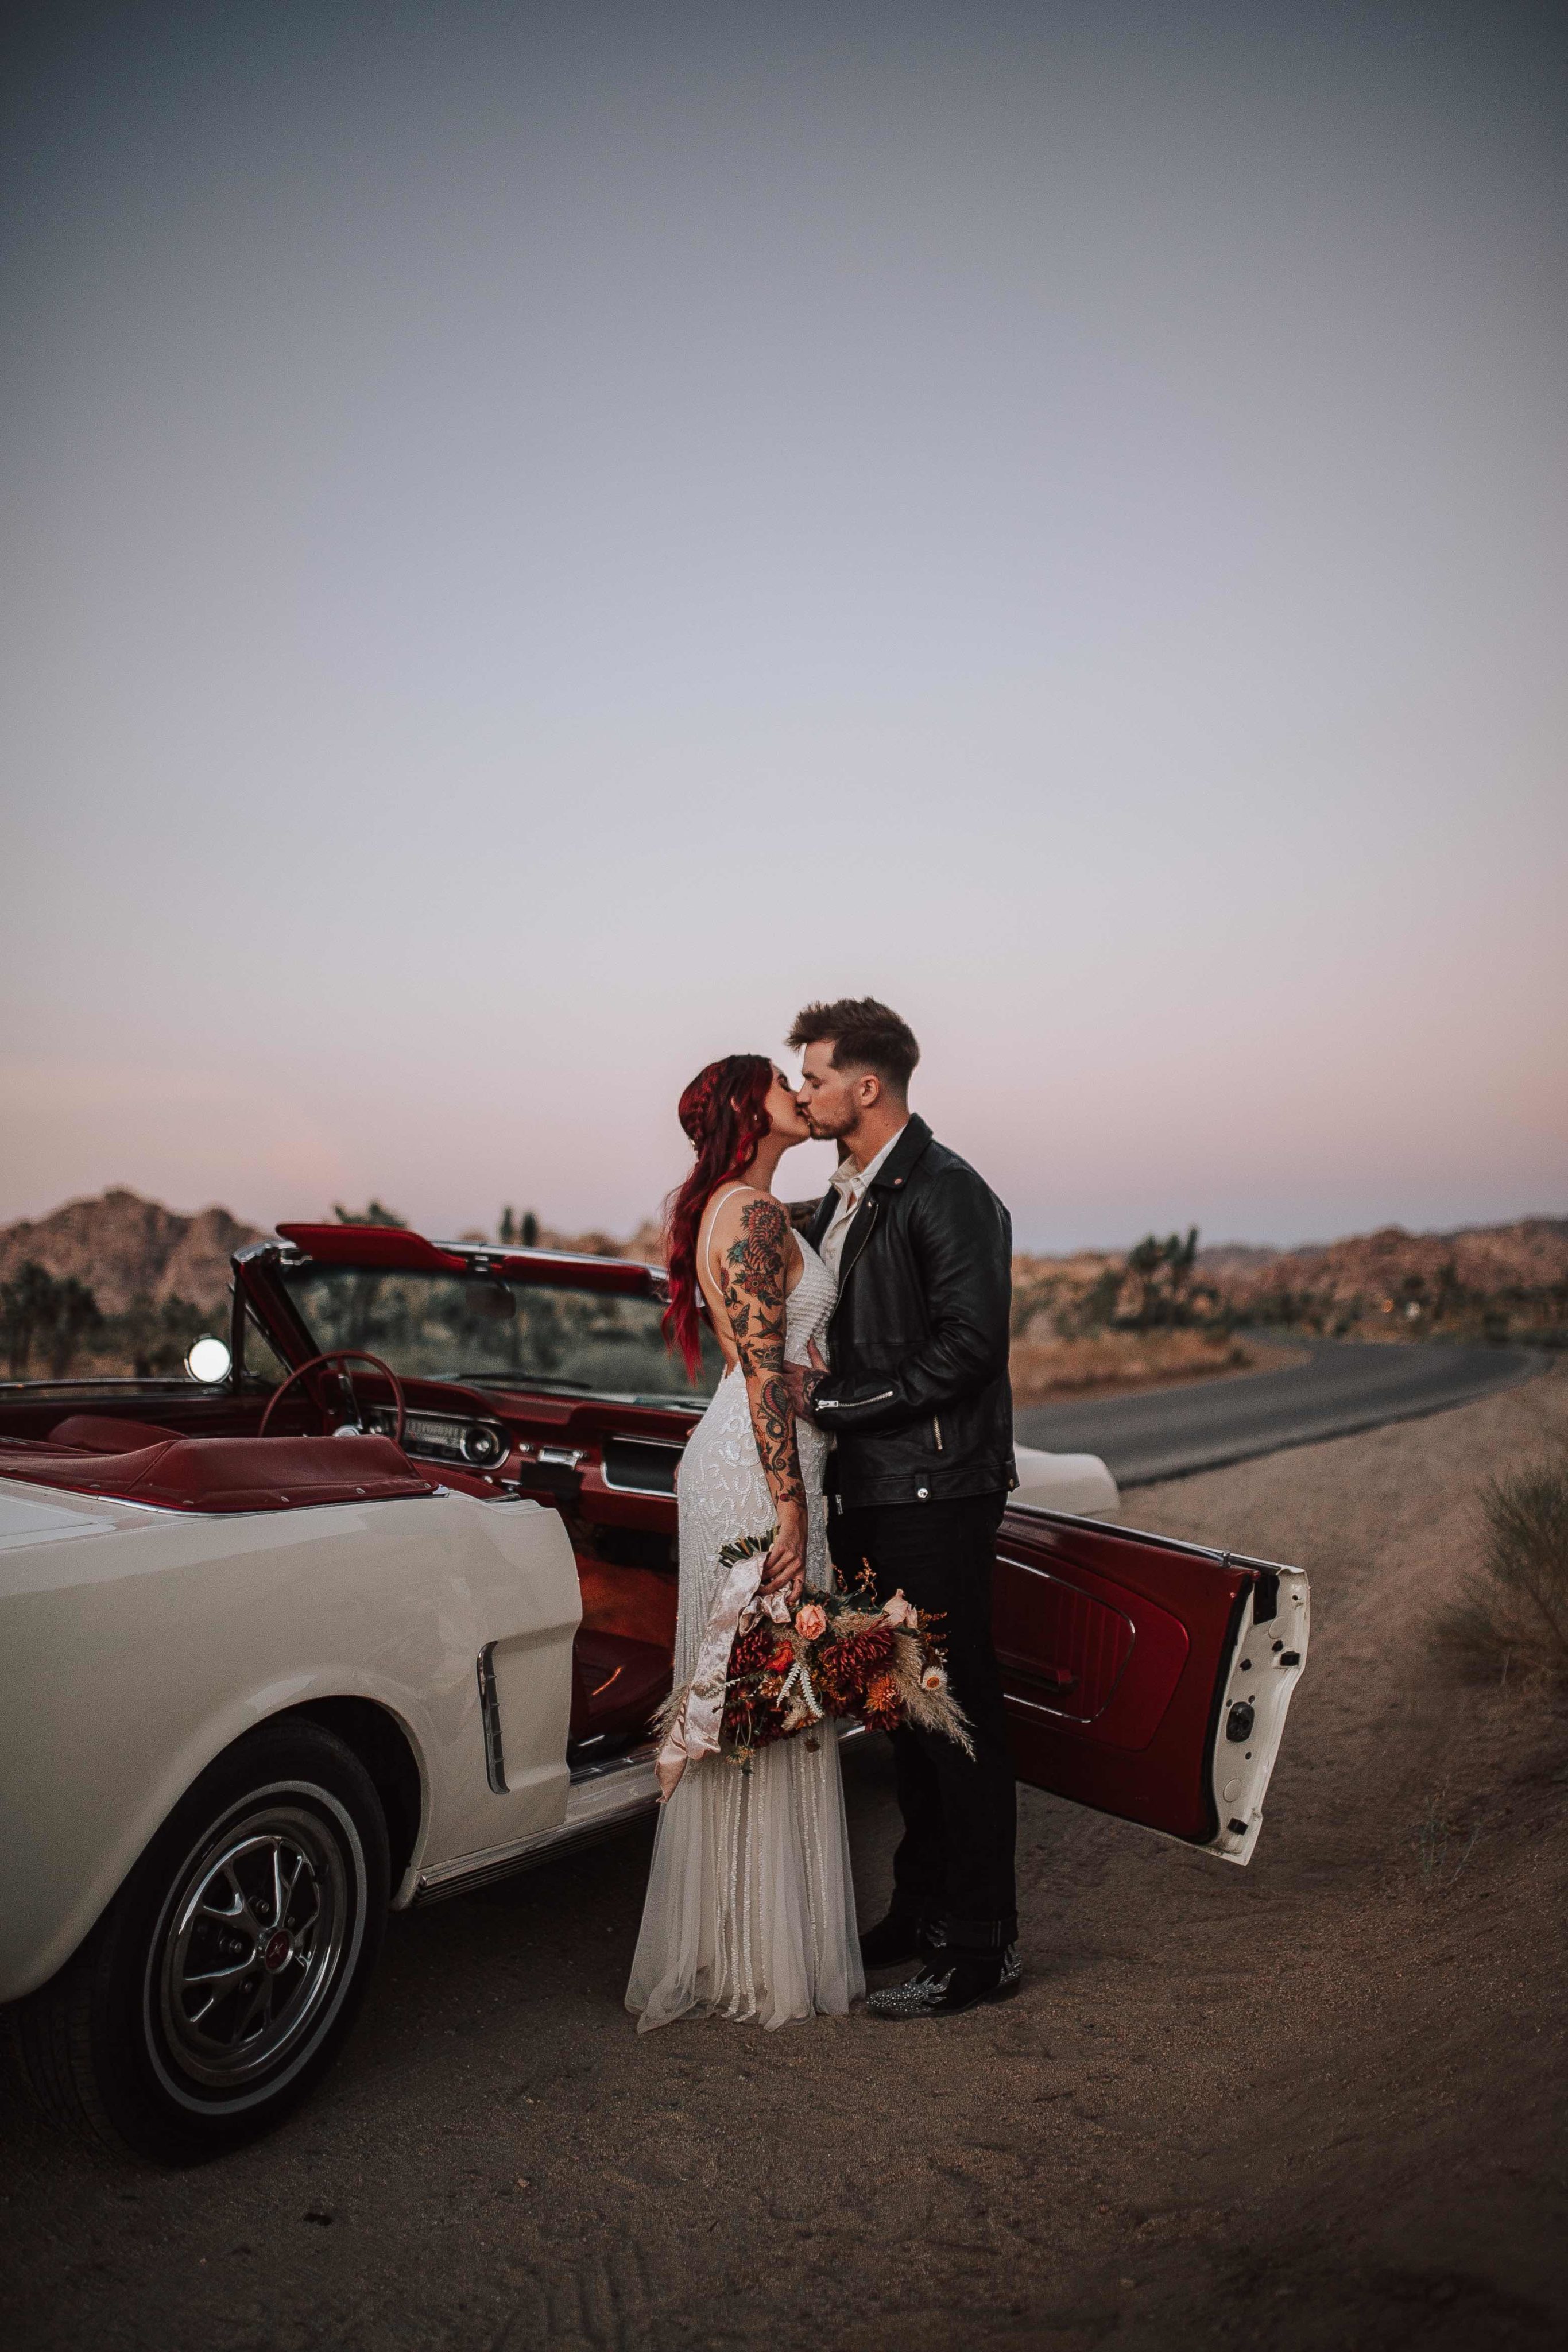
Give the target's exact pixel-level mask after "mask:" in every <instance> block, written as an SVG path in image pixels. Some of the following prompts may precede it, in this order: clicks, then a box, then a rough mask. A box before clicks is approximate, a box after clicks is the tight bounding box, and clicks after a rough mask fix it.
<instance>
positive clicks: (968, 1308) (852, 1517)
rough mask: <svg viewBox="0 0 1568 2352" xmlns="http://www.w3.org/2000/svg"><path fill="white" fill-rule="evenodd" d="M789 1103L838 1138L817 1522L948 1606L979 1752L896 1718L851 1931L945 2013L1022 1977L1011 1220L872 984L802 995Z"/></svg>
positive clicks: (919, 2011)
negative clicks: (869, 1900)
mask: <svg viewBox="0 0 1568 2352" xmlns="http://www.w3.org/2000/svg"><path fill="white" fill-rule="evenodd" d="M789 1044H790V1045H792V1046H794V1047H795V1048H797V1049H798V1050H800V1051H801V1052H802V1054H803V1062H802V1075H801V1081H800V1109H801V1110H802V1112H803V1113H804V1114H805V1117H806V1119H807V1121H808V1123H809V1125H810V1129H811V1132H812V1134H813V1135H817V1136H821V1137H831V1139H833V1140H834V1141H835V1142H836V1143H837V1144H838V1146H839V1150H840V1160H839V1167H838V1172H837V1174H836V1175H835V1176H834V1178H833V1180H832V1185H831V1190H830V1191H829V1192H828V1194H827V1196H826V1198H825V1199H824V1200H823V1202H822V1203H821V1207H820V1208H819V1209H818V1211H817V1214H816V1218H815V1221H814V1223H813V1224H812V1226H811V1228H810V1239H811V1241H812V1243H813V1244H814V1246H815V1247H816V1248H817V1250H818V1251H819V1252H820V1253H821V1256H822V1257H823V1258H824V1259H825V1260H826V1261H827V1263H828V1265H830V1266H831V1268H832V1270H833V1272H834V1274H835V1275H836V1276H837V1277H838V1284H839V1296H838V1304H837V1305H836V1307H834V1309H833V1313H832V1318H831V1322H830V1323H829V1326H828V1332H829V1349H830V1352H831V1370H829V1371H825V1372H818V1373H804V1374H802V1375H800V1376H799V1377H798V1378H797V1380H796V1381H795V1382H794V1383H793V1385H794V1386H795V1387H796V1389H797V1402H798V1404H799V1407H800V1410H801V1411H802V1412H805V1414H806V1415H807V1416H808V1418H810V1420H812V1421H814V1422H816V1423H817V1424H818V1426H819V1427H820V1428H821V1429H824V1430H828V1431H830V1432H831V1434H832V1438H833V1451H832V1454H831V1458H830V1461H829V1465H828V1473H827V1487H828V1493H829V1504H828V1509H829V1533H830V1540H831V1546H832V1552H833V1559H834V1561H835V1564H836V1565H837V1567H838V1570H839V1573H840V1575H841V1578H843V1579H845V1580H853V1579H854V1578H855V1577H857V1576H859V1575H860V1574H861V1573H862V1569H863V1567H864V1566H865V1565H866V1564H868V1563H869V1565H870V1567H871V1570H872V1572H873V1576H874V1577H875V1580H876V1589H877V1592H878V1595H879V1597H880V1598H882V1599H883V1600H887V1599H889V1598H891V1596H892V1594H893V1593H894V1591H897V1590H899V1589H900V1588H901V1587H902V1589H903V1591H904V1593H905V1594H906V1596H907V1597H908V1599H909V1600H911V1601H914V1602H915V1606H916V1607H917V1608H920V1609H930V1610H939V1611H941V1612H942V1624H941V1630H942V1632H943V1633H944V1634H945V1635H946V1643H947V1671H948V1676H949V1681H950V1684H951V1687H952V1691H953V1696H954V1697H955V1698H956V1700H957V1701H958V1703H959V1705H960V1706H962V1707H963V1709H964V1712H965V1714H966V1715H967V1717H968V1719H969V1724H970V1728H971V1734H972V1737H973V1739H974V1743H975V1753H974V1756H973V1758H972V1759H971V1758H970V1757H967V1756H966V1755H965V1753H964V1751H963V1749H962V1748H959V1747H957V1746H956V1744H955V1742H954V1741H952V1740H950V1739H946V1738H943V1737H942V1736H941V1735H940V1734H939V1733H936V1732H928V1731H922V1730H919V1729H917V1728H916V1727H914V1726H913V1725H906V1726H904V1727H903V1728H902V1729H900V1730H898V1731H896V1732H894V1735H893V1747H894V1761H895V1769H896V1774H897V1786H898V1803H899V1810H900V1811H901V1812H902V1813H903V1816H904V1836H903V1839H902V1841H901V1843H900V1844H899V1848H898V1852H897V1853H896V1854H895V1855H894V1865H893V1877H894V1888H893V1902H892V1906H891V1907H890V1909H889V1911H888V1915H887V1916H886V1918H885V1919H883V1921H882V1923H881V1924H880V1926H878V1927H873V1928H870V1929H868V1931H867V1932H866V1934H865V1935H863V1936H862V1937H861V1950H862V1954H863V1956H864V1958H865V1961H866V1964H867V1966H868V1967H871V1968H887V1967H891V1966H893V1965H894V1963H895V1962H897V1961H900V1960H914V1959H918V1960H919V1961H920V1962H921V1963H922V1966H921V1968H920V1969H918V1971H917V1972H916V1974H915V1976H914V1977H912V1978H911V1979H909V1981H908V1983H907V1984H903V1985H898V1986H895V1987H894V1988H892V1989H891V1990H887V1991H883V1992H875V1993H873V1994H872V1995H871V1997H870V1999H869V2000H867V2002H866V2007H867V2009H868V2011H871V2012H872V2014H873V2015H874V2016H878V2017H883V2018H898V2019H906V2018H915V2017H949V2016H953V2015H955V2014H956V2013H957V2012H958V2011H961V2010H966V2009H973V2008H974V2007H976V2005H977V2003H979V2002H981V2001H991V2000H1002V1999H1005V1998H1006V1996H1007V1995H1008V1994H1009V1993H1010V1992H1012V1991H1014V1990H1016V1989H1017V1985H1018V1981H1019V1964H1018V1955H1017V1949H1016V1943H1017V1937H1018V1917H1017V1901H1016V1895H1015V1891H1014V1882H1013V1844H1014V1837H1015V1830H1016V1813H1017V1801H1016V1794H1015V1790H1014V1782H1013V1768H1012V1764H1011V1761H1010V1759H1009V1755H1008V1748H1007V1726H1006V1721H1005V1717H1004V1715H1003V1711H1002V1688H1001V1677H1000V1675H999V1674H998V1669H997V1657H996V1651H995V1649H994V1648H993V1646H992V1642H991V1565H992V1556H993V1545H994V1541H995V1538H996V1532H997V1527H998V1522H999V1520H1000V1518H1001V1515H1002V1507H1003V1505H1004V1503H1005V1501H1006V1499H1007V1493H1008V1489H1009V1487H1010V1486H1015V1485H1016V1484H1017V1477H1016V1474H1015V1471H1014V1467H1013V1432H1012V1393H1011V1391H1010V1389H1009V1384H1008V1338H1009V1304H1010V1297H1011V1284H1012V1225H1011V1222H1010V1220H1009V1216H1008V1213H1007V1211H1006V1209H1005V1208H1003V1206H1002V1204H1001V1202H999V1201H998V1198H997V1196H996V1194H995V1193H994V1192H992V1191H991V1190H990V1187H989V1186H988V1184H987V1183H986V1182H985V1181H984V1180H983V1179H982V1178H981V1177H979V1176H977V1174H976V1173H975V1171H974V1170H973V1169H972V1168H971V1167H969V1166H968V1165H967V1163H966V1162H965V1161H964V1160H960V1159H959V1158H958V1156H957V1154H956V1152H953V1151H949V1150H946V1146H945V1145H943V1144H940V1143H938V1142H937V1141H936V1139H935V1138H934V1137H933V1135H932V1132H931V1129H929V1128H928V1127H927V1126H926V1124H925V1120H924V1119H923V1118H914V1117H912V1116H911V1114H910V1109H909V1099H908V1094H909V1080H910V1077H911V1075H912V1074H913V1072H914V1069H915V1064H916V1062H917V1061H918V1060H919V1058H920V1048H919V1046H918V1045H916V1044H915V1036H914V1033H913V1031H912V1030H911V1029H910V1027H909V1025H908V1024H907V1022H904V1021H901V1020H900V1019H899V1017H898V1014H897V1013H894V1012H891V1011H890V1010H889V1008H888V1007H887V1006H886V1005H885V1004H879V1003H877V1001H876V999H875V998H874V997H872V996H864V997H842V998H840V999H839V1000H838V1001H837V1002H836V1003H832V1004H809V1005H807V1007H806V1009H805V1011H804V1012H803V1013H801V1014H800V1018H799V1019H798V1020H797V1022H796V1024H795V1025H794V1027H793V1029H791V1031H790V1032H789Z"/></svg>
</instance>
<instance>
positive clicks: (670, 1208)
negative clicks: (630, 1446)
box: [663, 1054, 774, 1381]
mask: <svg viewBox="0 0 1568 2352" xmlns="http://www.w3.org/2000/svg"><path fill="white" fill-rule="evenodd" d="M773 1077H774V1070H773V1065H772V1063H771V1062H770V1061H769V1060H768V1056H767V1055H766V1054H729V1055H727V1056H726V1057H725V1059H724V1060H723V1061H722V1062H710V1063H709V1064H708V1066H707V1067H706V1070H699V1071H698V1072H697V1075H696V1076H695V1078H694V1079H693V1080H692V1082H691V1085H690V1086H689V1087H687V1088H686V1090H685V1094H684V1095H683V1096H682V1097H681V1100H680V1121H681V1125H682V1126H683V1127H684V1128H685V1131H686V1133H687V1135H688V1136H689V1137H690V1138H691V1141H692V1148H693V1150H695V1153H696V1155H697V1157H696V1165H695V1167H694V1168H693V1170H692V1172H691V1174H690V1175H689V1176H688V1177H687V1178H686V1181H685V1183H684V1184H683V1185H682V1186H681V1187H680V1189H679V1190H678V1191H677V1192H672V1193H671V1195H670V1198H669V1201H668V1202H667V1203H666V1205H665V1210H664V1265H665V1268H666V1271H667V1272H668V1275H669V1281H670V1303H669V1305H668V1307H665V1309H664V1327H663V1328H664V1344H665V1345H666V1347H667V1348H668V1349H670V1351H671V1353H672V1354H673V1355H675V1354H678V1355H679V1357H680V1358H681V1360H682V1362H683V1363H684V1364H685V1368H686V1371H687V1373H688V1375H689V1376H690V1378H691V1379H693V1380H694V1381H695V1378H696V1376H697V1372H698V1370H699V1369H700V1367H701V1364H702V1318H701V1313H700V1307H701V1302H702V1290H701V1286H700V1285H699V1284H698V1281H697V1234H698V1233H699V1232H700V1231H701V1229H702V1221H703V1211H704V1210H705V1209H706V1207H707V1204H708V1202H710V1201H711V1200H712V1198H713V1196H714V1194H715V1193H716V1192H717V1190H718V1188H719V1186H720V1185H721V1184H730V1183H733V1182H734V1181H735V1179H736V1178H737V1176H741V1175H744V1173H745V1171H747V1169H748V1168H749V1167H750V1165H751V1163H752V1161H753V1160H755V1159H756V1157H757V1147H758V1144H759V1143H760V1142H761V1140H762V1139H763V1137H764V1136H765V1135H767V1134H768V1133H769V1132H770V1129H771V1122H770V1120H769V1118H768V1089H769V1087H771V1086H772V1084H773Z"/></svg>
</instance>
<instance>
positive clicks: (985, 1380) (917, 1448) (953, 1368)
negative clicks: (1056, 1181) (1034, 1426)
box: [810, 1118, 1018, 1510]
mask: <svg viewBox="0 0 1568 2352" xmlns="http://www.w3.org/2000/svg"><path fill="white" fill-rule="evenodd" d="M838 1202H839V1196H838V1194H837V1192H833V1191H830V1192H828V1194H827V1197H826V1199H825V1200H824V1201H823V1202H821V1205H820V1207H819V1208H818V1211H817V1214H816V1216H815V1218H814V1220H813V1221H812V1223H811V1227H810V1238H811V1240H812V1241H813V1243H815V1242H820V1241H821V1238H822V1236H823V1234H825V1233H826V1232H827V1230H828V1227H829V1225H830V1224H831V1223H832V1218H833V1213H834V1211H835V1210H836V1208H837V1207H838ZM1011 1300H1012V1220H1011V1218H1010V1217H1009V1215H1008V1213H1007V1211H1006V1209H1005V1208H1003V1206H1002V1204H1001V1202H999V1201H998V1198H997V1196H996V1194H995V1193H994V1192H992V1191H991V1188H990V1186H989V1185H988V1183H987V1182H986V1181H985V1180H984V1178H983V1177H980V1176H977V1174H976V1172H975V1171H974V1170H973V1169H972V1168H971V1167H970V1166H969V1165H968V1163H967V1161H966V1160H960V1159H959V1157H958V1155H957V1153H956V1151H949V1150H947V1149H946V1145H944V1144H940V1143H938V1142H936V1139H934V1137H933V1135H932V1133H931V1129H929V1128H928V1127H927V1126H926V1124H925V1120H924V1119H923V1118H912V1119H911V1120H910V1122H909V1124H908V1126H907V1127H906V1128H904V1130H903V1132H902V1134H901V1135H900V1136H899V1138H898V1140H897V1142H896V1143H895V1144H894V1148H893V1150H891V1151H890V1152H889V1153H888V1156H887V1158H886V1159H885V1160H883V1164H882V1166H881V1168H880V1169H879V1170H878V1171H877V1173H876V1175H875V1176H874V1177H873V1180H872V1183H871V1186H870V1189H869V1190H868V1192H867V1193H866V1195H865V1198H864V1199H863V1200H862V1202H861V1204H860V1207H859V1209H858V1210H857V1211H856V1213H855V1214H854V1216H853V1218H852V1220H851V1223H850V1226H849V1230H848V1232H847V1234H845V1236H844V1246H843V1252H842V1255H841V1260H840V1265H839V1298H838V1305H837V1306H836V1307H834V1309H833V1312H832V1317H831V1321H830V1322H829V1325H828V1355H829V1360H830V1362H831V1366H832V1370H831V1371H830V1372H829V1374H828V1375H827V1378H826V1379H825V1380H824V1381H822V1383H821V1387H820V1388H819V1389H818V1391H817V1392H816V1396H815V1399H814V1401H813V1403H812V1408H811V1418H812V1419H813V1421H815V1422H816V1423H817V1424H818V1425H819V1427H820V1428H822V1429H826V1430H831V1432H832V1433H833V1436H834V1440H835V1444H834V1450H833V1454H832V1458H831V1463H830V1465H829V1470H828V1485H829V1487H830V1489H831V1490H833V1491H834V1492H836V1494H837V1496H838V1501H837V1504H836V1505H835V1507H836V1508H838V1509H842V1510H855V1509H858V1508H859V1507H861V1506H862V1505H864V1504H872V1503H925V1502H932V1501H937V1500H945V1499H948V1498H951V1497H954V1496H959V1495H985V1494H1001V1493H1003V1492H1004V1491H1005V1490H1006V1489H1007V1488H1008V1487H1009V1486H1016V1485H1017V1484H1018V1476H1017V1473H1016V1471H1015V1469H1014V1465H1013V1409H1012V1390H1011V1388H1010V1386H1009V1381H1008V1339H1009V1318H1010V1307H1011Z"/></svg>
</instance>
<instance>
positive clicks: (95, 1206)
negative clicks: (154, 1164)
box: [0, 1185, 263, 1315]
mask: <svg viewBox="0 0 1568 2352" xmlns="http://www.w3.org/2000/svg"><path fill="white" fill-rule="evenodd" d="M262 1238H263V1236H262V1235H261V1234H259V1233H258V1232H257V1231H256V1227H255V1226H254V1225H244V1224H241V1223H240V1221H239V1219H238V1218H237V1217H234V1216H231V1215H230V1214H229V1212H228V1211H227V1210H226V1209H203V1210H201V1211H200V1212H199V1213H197V1214H196V1215H195V1216H193V1217H183V1216H181V1215H180V1214H179V1213H178V1212H177V1211H176V1210H173V1209H165V1208H164V1207H163V1205H162V1202H158V1201H144V1200H143V1199H142V1198H141V1194H140V1193H139V1192H128V1191H127V1190H126V1189H125V1188H124V1187H123V1186H122V1185H117V1186H116V1187H115V1188H114V1189H113V1191H111V1192H104V1193H101V1194H100V1195H99V1198H98V1199H96V1200H88V1201H68V1202H67V1203H66V1205H65V1207H64V1208H63V1209H56V1210H54V1211H53V1212H52V1213H51V1214H50V1215H48V1216H47V1217H39V1218H37V1219H36V1220H34V1219H27V1218H24V1219H23V1220H22V1222H21V1223H19V1224H15V1225H5V1226H0V1282H5V1281H8V1280H9V1279H10V1277H11V1276H13V1275H15V1274H16V1272H17V1271H18V1269H19V1268H20V1267H21V1266H23V1265H26V1263H27V1262H28V1260H29V1259H30V1260H32V1262H33V1263H34V1264H35V1265H41V1266H42V1267H43V1269H44V1271H45V1273H46V1274H52V1275H53V1276H55V1278H56V1280H57V1281H61V1280H63V1279H64V1278H65V1277H66V1276H68V1275H74V1276H76V1277H77V1279H78V1281H79V1282H85V1283H86V1284H87V1286H88V1287H89V1290H91V1292H92V1293H93V1295H94V1297H96V1298H97V1300H98V1303H99V1307H101V1308H102V1310H103V1312H104V1314H106V1315H123V1314H124V1313H125V1311H126V1309H127V1308H128V1307H130V1306H131V1302H132V1300H133V1299H138V1298H150V1299H152V1301H153V1303H154V1305H162V1302H163V1300H164V1299H166V1298H184V1299H188V1300H189V1301H190V1302H191V1304H192V1305H193V1307H200V1308H202V1310H203V1311H204V1313H206V1314H209V1315H212V1314H215V1313H216V1312H217V1310H218V1308H219V1307H221V1306H222V1305H223V1303H224V1300H225V1298H226V1297H227V1296H228V1287H229V1258H230V1256H231V1255H232V1253H233V1252H234V1251H235V1250H236V1249H243V1248H244V1247H245V1246H246V1244H247V1243H248V1242H256V1241H260V1240H261V1239H262Z"/></svg>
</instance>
